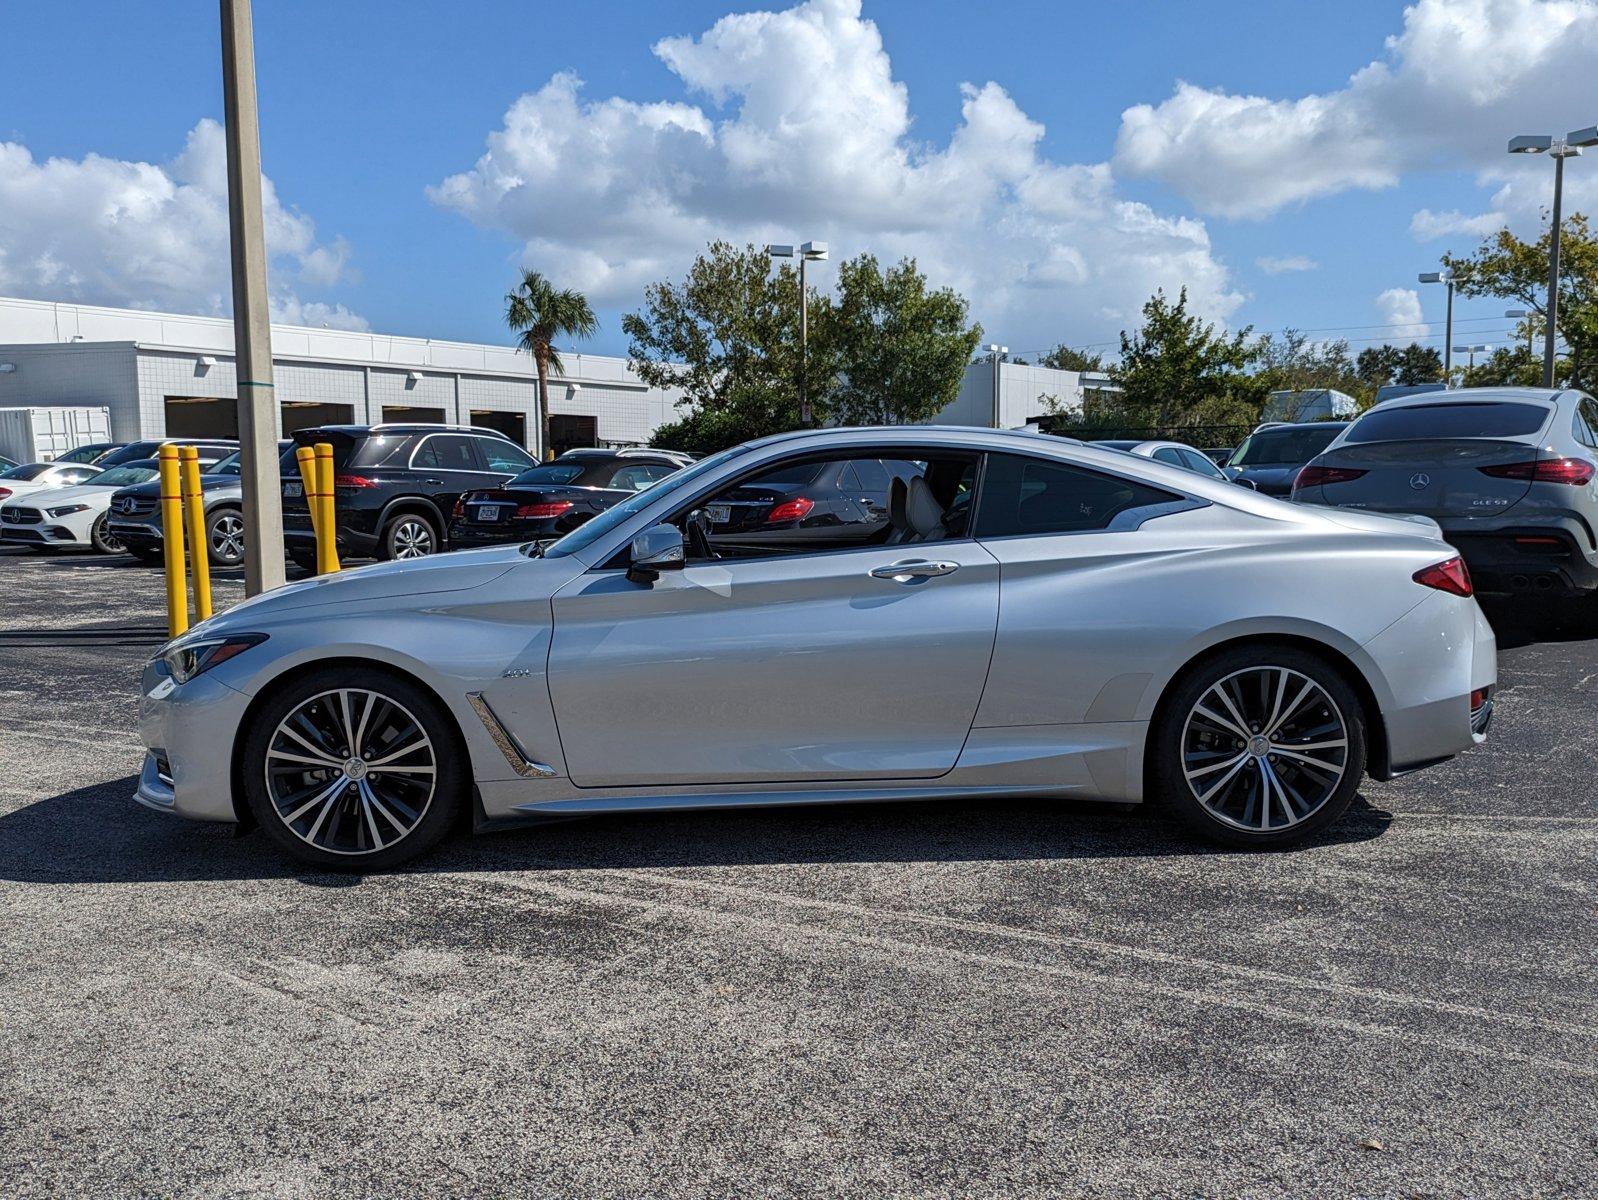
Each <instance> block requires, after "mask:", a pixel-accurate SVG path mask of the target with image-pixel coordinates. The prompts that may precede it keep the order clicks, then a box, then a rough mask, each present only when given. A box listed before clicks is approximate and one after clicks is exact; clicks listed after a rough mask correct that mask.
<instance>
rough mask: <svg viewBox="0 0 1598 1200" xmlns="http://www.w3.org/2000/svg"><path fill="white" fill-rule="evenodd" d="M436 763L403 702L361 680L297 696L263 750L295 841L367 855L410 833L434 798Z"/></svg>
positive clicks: (275, 797) (273, 797)
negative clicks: (358, 685)
mask: <svg viewBox="0 0 1598 1200" xmlns="http://www.w3.org/2000/svg"><path fill="white" fill-rule="evenodd" d="M437 775H438V761H437V757H436V754H435V751H434V747H433V743H432V740H431V739H430V738H428V736H427V733H426V731H425V730H424V729H423V728H422V725H421V722H419V721H418V720H417V719H416V717H415V716H414V715H412V714H411V712H410V711H409V710H408V709H406V708H405V707H404V706H402V705H400V704H398V703H396V702H395V701H394V700H391V699H390V698H389V697H387V696H384V695H382V694H381V693H379V692H374V691H371V690H368V689H366V688H340V689H337V690H334V691H327V692H321V693H319V694H317V695H315V696H311V697H310V698H308V699H306V700H303V701H301V702H300V704H298V705H297V706H296V707H295V708H294V709H292V710H291V711H290V712H289V714H288V715H287V716H286V717H284V718H283V720H282V721H280V722H279V723H278V726H277V729H276V730H274V731H273V733H272V738H271V740H270V741H269V742H268V743H267V750H266V794H267V797H268V798H269V799H270V801H271V803H272V807H273V808H274V809H275V810H276V811H277V815H278V817H279V818H280V819H281V820H282V822H283V824H284V825H285V826H286V827H287V828H288V829H289V830H290V831H291V832H292V833H293V834H294V835H295V836H296V837H298V838H299V839H300V840H301V841H303V842H306V843H307V844H309V845H311V846H314V847H316V848H317V849H318V850H324V851H326V852H328V853H330V854H371V853H375V852H376V851H379V850H383V849H385V848H387V847H389V846H392V845H394V843H396V842H398V841H400V840H401V839H402V838H404V837H406V836H408V835H409V834H410V833H411V832H412V831H413V830H414V829H415V828H416V827H417V826H418V825H419V824H421V822H422V818H423V817H425V816H426V815H427V810H428V806H429V805H430V804H432V802H433V792H434V788H435V785H436V781H437Z"/></svg>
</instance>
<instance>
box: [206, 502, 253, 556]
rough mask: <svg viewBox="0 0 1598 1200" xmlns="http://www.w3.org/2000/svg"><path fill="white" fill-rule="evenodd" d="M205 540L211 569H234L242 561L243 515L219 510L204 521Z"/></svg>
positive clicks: (228, 510) (233, 509) (224, 509)
mask: <svg viewBox="0 0 1598 1200" xmlns="http://www.w3.org/2000/svg"><path fill="white" fill-rule="evenodd" d="M205 540H206V544H207V545H208V546H209V547H210V551H211V565H212V566H213V567H236V566H238V565H239V564H240V563H241V562H243V561H244V515H243V514H242V513H240V512H239V511H238V510H237V509H235V508H219V509H217V510H216V511H215V512H213V513H212V514H211V515H210V516H209V517H207V518H206V521H205Z"/></svg>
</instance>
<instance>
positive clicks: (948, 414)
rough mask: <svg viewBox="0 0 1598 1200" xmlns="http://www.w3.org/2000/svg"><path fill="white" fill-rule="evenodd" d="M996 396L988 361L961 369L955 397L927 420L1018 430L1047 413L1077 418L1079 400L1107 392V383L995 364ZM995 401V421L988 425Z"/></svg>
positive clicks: (1092, 375)
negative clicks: (962, 372)
mask: <svg viewBox="0 0 1598 1200" xmlns="http://www.w3.org/2000/svg"><path fill="white" fill-rule="evenodd" d="M998 371H999V380H998V390H997V396H996V397H995V390H994V380H993V372H994V362H993V360H992V359H991V358H987V359H982V360H980V361H978V362H974V363H972V364H971V365H970V366H968V367H966V369H965V379H964V381H962V383H961V384H960V395H959V396H958V397H957V398H956V399H955V401H954V403H953V404H951V405H949V406H948V407H947V408H945V409H944V410H943V411H942V412H941V413H939V414H938V415H937V416H936V417H934V418H933V422H934V423H935V424H938V425H989V426H992V425H996V426H998V427H999V428H1000V429H1020V428H1021V427H1022V426H1024V425H1025V424H1026V423H1027V422H1028V421H1030V420H1033V419H1035V418H1037V417H1041V416H1044V415H1046V414H1049V413H1054V412H1059V413H1081V411H1082V402H1083V400H1084V399H1085V398H1086V397H1087V396H1088V395H1090V394H1091V393H1093V392H1095V391H1106V390H1109V389H1110V388H1111V384H1110V380H1109V377H1108V376H1106V375H1103V374H1100V373H1098V372H1093V371H1056V370H1054V369H1053V368H1052V367H1034V366H1027V365H1024V364H1021V363H1009V362H1007V363H1000V364H998ZM995 399H997V410H998V420H997V421H995V420H994V410H995Z"/></svg>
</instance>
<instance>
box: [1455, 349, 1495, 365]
mask: <svg viewBox="0 0 1598 1200" xmlns="http://www.w3.org/2000/svg"><path fill="white" fill-rule="evenodd" d="M1491 349H1492V347H1491V346H1455V347H1454V353H1455V354H1468V355H1470V367H1469V368H1468V369H1469V370H1472V371H1474V370H1475V369H1476V356H1477V355H1478V354H1486V353H1487V351H1489V350H1491Z"/></svg>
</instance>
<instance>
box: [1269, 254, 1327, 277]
mask: <svg viewBox="0 0 1598 1200" xmlns="http://www.w3.org/2000/svg"><path fill="white" fill-rule="evenodd" d="M1254 265H1255V266H1256V267H1258V268H1259V269H1260V270H1262V271H1264V272H1265V273H1266V274H1267V275H1286V274H1288V273H1290V272H1293V271H1316V270H1319V269H1320V265H1321V264H1320V263H1318V262H1316V261H1315V260H1314V259H1313V258H1306V257H1305V256H1304V255H1302V254H1294V255H1291V256H1289V257H1286V258H1277V257H1276V256H1275V255H1272V254H1267V255H1265V256H1264V257H1262V258H1256V259H1255V260H1254Z"/></svg>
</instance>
